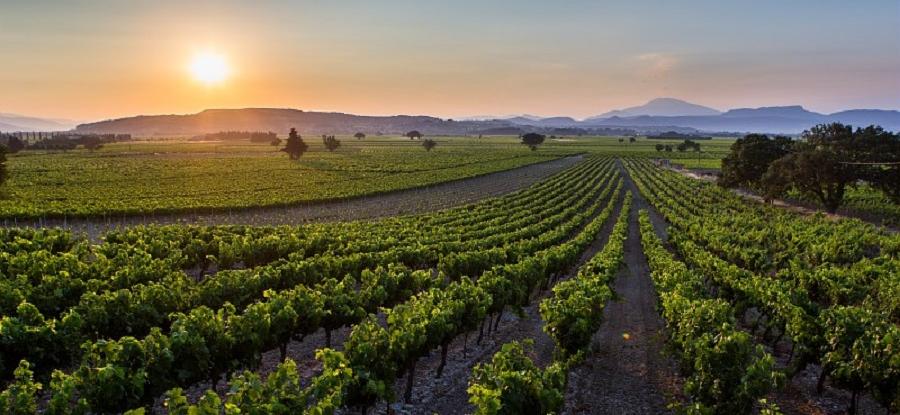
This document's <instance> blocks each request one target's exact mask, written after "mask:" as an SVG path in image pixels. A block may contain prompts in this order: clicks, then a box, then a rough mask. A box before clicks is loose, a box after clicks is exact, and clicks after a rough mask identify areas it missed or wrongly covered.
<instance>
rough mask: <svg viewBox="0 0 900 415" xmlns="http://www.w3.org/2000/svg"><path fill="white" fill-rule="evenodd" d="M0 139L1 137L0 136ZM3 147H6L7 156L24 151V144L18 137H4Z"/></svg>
mask: <svg viewBox="0 0 900 415" xmlns="http://www.w3.org/2000/svg"><path fill="white" fill-rule="evenodd" d="M0 139H2V136H0ZM0 143H2V141H0ZM0 145H2V144H0ZM5 145H6V151H7V152H8V153H9V154H16V153H18V152H20V151H22V150H24V149H25V142H24V141H22V139H20V138H19V137H16V136H14V135H8V136H6V143H5Z"/></svg>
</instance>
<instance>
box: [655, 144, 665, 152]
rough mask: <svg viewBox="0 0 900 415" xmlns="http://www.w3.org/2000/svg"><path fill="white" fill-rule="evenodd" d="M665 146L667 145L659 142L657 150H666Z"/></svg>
mask: <svg viewBox="0 0 900 415" xmlns="http://www.w3.org/2000/svg"><path fill="white" fill-rule="evenodd" d="M665 148H666V146H664V145H662V144H657V145H656V151H663V150H665Z"/></svg>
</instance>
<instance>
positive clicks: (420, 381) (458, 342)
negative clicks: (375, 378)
mask: <svg viewBox="0 0 900 415" xmlns="http://www.w3.org/2000/svg"><path fill="white" fill-rule="evenodd" d="M607 200H608V198H605V199H604V200H602V201H598V203H602V204H606V202H607ZM622 200H623V196H619V197H618V199H617V200H616V206H615V208H614V209H613V212H612V213H611V214H610V217H609V218H608V219H607V221H606V223H605V224H604V225H603V227H602V229H601V230H600V232H599V233H598V234H597V237H596V238H595V239H594V241H593V242H592V243H591V244H590V245H589V246H588V248H587V249H586V250H585V251H584V252H583V253H582V255H581V257H580V258H579V260H578V262H577V263H576V264H575V265H574V266H573V267H572V268H571V269H570V270H569V272H568V273H567V274H566V275H565V276H563V277H562V278H561V279H560V280H565V279H567V278H570V277H572V276H574V275H575V274H576V273H577V270H578V268H580V267H581V265H583V264H584V263H585V262H587V261H588V260H589V259H591V258H592V257H593V256H594V255H596V254H597V252H600V250H601V249H603V247H604V246H605V245H606V241H607V240H608V239H609V234H610V233H612V228H613V225H615V220H616V216H618V214H619V211H620V210H621V209H622ZM551 293H552V291H550V290H547V291H544V292H542V293H541V294H540V295H539V296H537V298H535V299H534V300H532V302H531V304H530V305H529V306H528V307H525V308H524V310H523V313H522V315H521V316H518V315H516V314H515V313H513V312H511V311H505V312H504V313H503V316H502V317H501V319H500V324H499V328H498V329H497V330H496V331H494V332H493V333H491V334H490V335H485V337H484V340H483V341H482V343H481V344H480V345H477V344H475V340H476V339H477V337H478V332H477V331H476V332H474V333H470V334H469V335H468V338H466V336H459V337H458V338H456V339H455V340H454V341H453V343H452V344H451V345H450V347H449V352H448V354H447V365H446V367H445V368H444V374H443V376H442V377H441V378H439V379H438V378H435V373H436V370H437V367H438V365H439V364H440V360H441V359H440V353H439V351H438V350H435V351H433V352H432V353H431V354H430V355H428V356H426V357H423V358H422V359H419V361H418V362H417V363H416V376H415V378H414V385H415V386H414V387H413V397H412V402H413V403H412V404H410V405H403V404H394V405H393V408H394V409H395V412H397V413H400V414H423V415H424V414H442V415H458V414H470V413H472V412H473V411H474V409H475V408H474V407H473V406H472V405H471V404H470V403H469V396H468V393H467V391H466V389H467V388H468V386H469V377H470V376H471V374H472V368H474V367H475V365H476V364H478V363H484V362H489V361H490V360H491V358H493V356H494V353H496V352H497V351H498V350H500V347H501V346H503V345H504V344H506V343H509V342H511V341H516V340H523V339H532V340H534V348H533V350H532V352H531V357H532V359H534V361H535V363H536V364H537V365H538V366H540V367H545V366H546V365H548V364H550V363H551V362H552V360H553V350H554V347H555V346H554V343H553V340H552V339H551V338H550V337H549V336H547V334H546V333H544V331H543V325H544V321H543V320H542V319H541V315H540V312H539V310H538V305H539V304H540V302H541V300H543V299H544V298H546V297H547V296H548V295H550V294H551ZM466 340H468V342H467V343H468V345H467V353H466V355H465V356H463V352H462V351H463V344H464V343H466ZM405 380H406V379H405V378H402V379H399V380H398V382H397V385H395V391H397V392H398V393H402V390H403V389H402V385H403V384H405ZM376 413H380V412H377V411H376Z"/></svg>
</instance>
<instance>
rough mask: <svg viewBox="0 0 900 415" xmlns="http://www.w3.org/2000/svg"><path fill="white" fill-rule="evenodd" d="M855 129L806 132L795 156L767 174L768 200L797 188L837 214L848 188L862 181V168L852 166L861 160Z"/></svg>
mask: <svg viewBox="0 0 900 415" xmlns="http://www.w3.org/2000/svg"><path fill="white" fill-rule="evenodd" d="M854 135H855V134H854V132H853V128H852V127H851V126H849V125H843V124H840V123H833V124H821V125H817V126H815V127H813V128H811V129H809V130H807V131H804V132H803V135H802V140H803V141H801V142H798V143H795V144H794V146H793V150H794V151H793V152H792V153H790V154H788V155H786V156H784V157H782V158H780V159H778V160H776V161H774V162H772V164H771V165H770V166H769V168H768V170H767V171H766V173H765V176H764V179H763V181H764V182H765V183H766V187H765V188H764V189H763V190H764V193H765V194H766V197H767V198H773V197H777V196H780V195H782V194H783V193H784V192H785V191H787V190H789V189H791V188H794V189H796V190H798V191H800V192H801V193H804V194H807V195H811V196H813V197H815V198H816V199H818V200H819V202H820V203H821V204H822V206H824V207H825V210H826V211H828V212H830V213H834V212H835V211H837V208H838V207H840V205H841V204H842V203H843V200H844V193H845V192H846V188H847V186H848V185H852V184H854V183H855V182H856V180H857V179H858V178H859V174H858V170H859V169H858V167H857V166H856V165H854V164H849V163H848V162H852V161H853V160H854V159H855V158H858V157H860V155H859V153H858V152H857V151H854V147H858V146H857V144H858V142H856V140H855V137H854Z"/></svg>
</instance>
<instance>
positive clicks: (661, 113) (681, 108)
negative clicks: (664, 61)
mask: <svg viewBox="0 0 900 415" xmlns="http://www.w3.org/2000/svg"><path fill="white" fill-rule="evenodd" d="M719 114H721V112H720V111H719V110H716V109H714V108H710V107H705V106H703V105H697V104H692V103H690V102H687V101H684V100H680V99H677V98H670V97H662V98H655V99H651V100H650V101H648V102H647V103H646V104H644V105H639V106H636V107H629V108H625V109H620V110H613V111H609V112H606V113H604V114H600V115H598V116H596V117H591V118H589V119H599V118H610V117H622V118H627V117H639V116H643V115H649V116H657V117H678V116H703V115H719Z"/></svg>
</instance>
